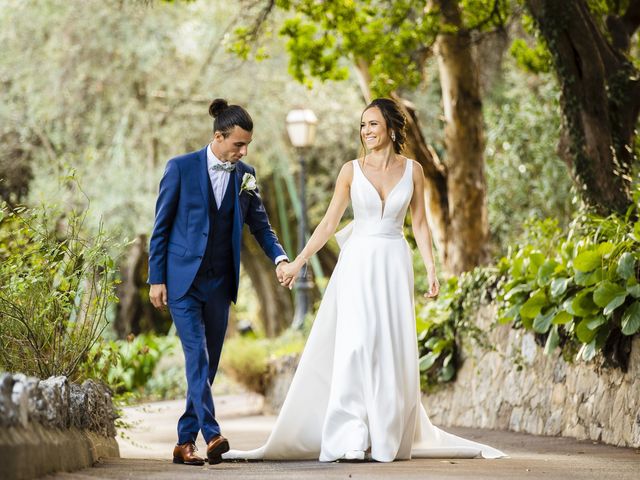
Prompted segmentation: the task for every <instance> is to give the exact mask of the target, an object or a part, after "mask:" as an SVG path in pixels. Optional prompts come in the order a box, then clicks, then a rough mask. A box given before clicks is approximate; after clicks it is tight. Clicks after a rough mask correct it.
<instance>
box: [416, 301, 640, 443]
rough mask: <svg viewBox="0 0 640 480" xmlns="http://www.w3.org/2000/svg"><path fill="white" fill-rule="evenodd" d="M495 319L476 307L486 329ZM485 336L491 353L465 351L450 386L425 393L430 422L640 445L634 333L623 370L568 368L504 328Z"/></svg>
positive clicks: (639, 376) (525, 336)
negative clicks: (627, 359) (624, 370)
mask: <svg viewBox="0 0 640 480" xmlns="http://www.w3.org/2000/svg"><path fill="white" fill-rule="evenodd" d="M494 318H495V309H494V308H493V307H491V306H485V307H482V308H481V309H480V311H479V312H478V325H479V326H481V327H482V326H484V327H487V328H488V327H489V325H491V323H492V320H493V319H494ZM489 337H490V343H491V344H492V345H495V346H496V351H490V352H487V351H484V350H482V349H481V348H479V347H476V346H472V347H470V349H469V351H467V352H465V357H466V358H465V360H464V363H463V364H462V366H461V368H460V370H459V371H458V375H457V378H456V381H455V382H454V383H452V384H450V385H448V386H446V387H444V388H442V389H440V390H439V391H437V392H435V393H430V394H429V395H425V396H424V398H423V400H424V404H425V407H426V408H427V412H428V413H429V416H430V417H431V420H432V421H433V423H435V424H436V425H440V426H444V427H446V426H464V427H480V428H490V429H508V430H513V431H516V432H526V433H532V434H536V435H560V436H567V437H574V438H577V439H580V440H584V439H590V440H596V441H601V442H604V443H609V444H612V445H618V446H626V447H636V448H637V447H640V336H639V335H636V336H635V338H633V340H632V351H631V358H630V362H629V367H628V370H627V372H626V373H624V372H622V371H621V370H619V369H605V368H598V367H597V366H595V365H594V364H593V363H584V362H576V363H567V362H565V361H564V360H563V358H562V357H561V356H560V353H559V351H557V352H555V354H554V355H550V356H547V355H545V354H544V352H543V348H541V347H540V346H538V345H537V344H536V343H535V340H534V337H533V335H532V334H531V333H526V332H525V331H524V330H522V329H512V328H510V327H509V325H503V326H499V327H496V328H495V329H493V330H491V331H490V333H489ZM514 360H516V361H514ZM518 364H520V365H521V368H518V367H517V365H518Z"/></svg>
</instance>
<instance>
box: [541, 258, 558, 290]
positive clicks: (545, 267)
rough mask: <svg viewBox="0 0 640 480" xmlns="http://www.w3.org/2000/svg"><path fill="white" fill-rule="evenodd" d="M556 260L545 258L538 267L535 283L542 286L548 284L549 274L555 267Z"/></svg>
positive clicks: (551, 273)
mask: <svg viewBox="0 0 640 480" xmlns="http://www.w3.org/2000/svg"><path fill="white" fill-rule="evenodd" d="M557 265H558V262H556V261H555V260H546V261H545V262H544V263H543V264H542V265H541V266H540V268H539V269H538V277H537V283H538V286H539V287H544V286H545V285H549V282H550V281H551V275H553V272H554V271H555V269H556V266H557Z"/></svg>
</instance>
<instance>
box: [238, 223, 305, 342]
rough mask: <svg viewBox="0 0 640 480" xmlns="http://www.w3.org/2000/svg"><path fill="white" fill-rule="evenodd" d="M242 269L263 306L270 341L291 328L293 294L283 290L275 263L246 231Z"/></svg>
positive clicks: (262, 315)
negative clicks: (276, 272) (277, 277)
mask: <svg viewBox="0 0 640 480" xmlns="http://www.w3.org/2000/svg"><path fill="white" fill-rule="evenodd" d="M242 266H243V268H244V270H245V271H246V272H247V274H248V275H249V278H251V284H252V285H253V289H254V290H255V292H256V295H257V297H258V301H259V303H260V317H261V319H262V322H263V326H264V331H265V333H266V335H267V336H268V337H275V336H277V335H278V334H279V333H280V332H282V331H283V330H284V329H286V328H287V327H289V325H291V321H292V319H293V302H292V299H291V292H290V291H289V290H288V289H286V288H284V287H282V286H280V284H279V283H278V280H277V279H276V274H275V267H274V265H273V262H272V261H271V260H270V259H269V258H268V257H267V256H266V255H265V254H264V252H263V251H262V249H261V248H260V246H259V245H258V243H257V242H256V241H255V239H254V238H252V235H251V234H250V233H249V231H248V230H247V229H245V231H244V232H243V234H242Z"/></svg>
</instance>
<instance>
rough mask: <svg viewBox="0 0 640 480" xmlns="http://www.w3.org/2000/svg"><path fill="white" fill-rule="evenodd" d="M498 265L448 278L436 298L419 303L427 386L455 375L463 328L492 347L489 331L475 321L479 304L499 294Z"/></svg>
mask: <svg viewBox="0 0 640 480" xmlns="http://www.w3.org/2000/svg"><path fill="white" fill-rule="evenodd" d="M497 273H498V272H497V270H496V269H495V268H476V269H474V270H473V271H471V272H467V273H464V274H462V275H460V276H459V277H451V278H450V279H449V280H447V282H445V283H444V284H443V285H442V287H441V290H440V295H439V296H438V298H437V299H436V300H433V301H429V302H427V303H425V304H424V305H420V304H418V306H417V311H416V328H417V331H418V351H419V355H420V373H421V383H422V388H423V390H429V389H430V388H432V387H433V386H435V385H437V384H439V383H445V382H449V381H452V380H454V379H455V374H456V371H457V365H458V354H459V348H460V345H461V344H462V340H461V338H460V336H461V334H462V332H464V334H465V335H466V336H467V337H469V338H471V337H472V338H474V339H475V341H476V342H479V343H481V344H482V345H483V346H485V347H487V348H488V346H489V345H488V342H487V341H486V339H485V333H484V332H483V331H482V330H480V329H479V328H478V327H477V326H476V325H475V324H474V323H473V318H474V317H473V314H474V313H475V311H476V310H477V308H478V306H479V305H480V304H481V303H482V302H484V301H488V300H491V299H493V298H494V297H495V294H496V284H497V282H498V278H499V277H498V274H497Z"/></svg>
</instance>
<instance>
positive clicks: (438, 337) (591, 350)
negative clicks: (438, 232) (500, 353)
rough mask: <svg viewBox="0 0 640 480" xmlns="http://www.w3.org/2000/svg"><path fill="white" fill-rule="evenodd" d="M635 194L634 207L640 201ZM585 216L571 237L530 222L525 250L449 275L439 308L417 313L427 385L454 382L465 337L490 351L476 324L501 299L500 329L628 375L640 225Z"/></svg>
mask: <svg viewBox="0 0 640 480" xmlns="http://www.w3.org/2000/svg"><path fill="white" fill-rule="evenodd" d="M638 195H640V194H636V199H635V201H636V205H637V202H638ZM637 211H638V208H637V207H632V208H630V209H629V211H628V212H627V214H626V215H625V216H620V215H611V216H609V217H604V218H603V217H601V216H598V215H595V214H592V213H588V212H586V211H583V212H581V213H580V214H579V215H578V216H577V217H576V219H574V220H573V222H571V223H570V225H569V227H568V229H567V230H566V231H562V230H561V229H560V227H559V226H558V222H557V221H555V220H551V219H546V220H542V221H531V222H528V223H527V224H526V225H525V233H524V238H525V239H526V241H525V242H523V244H522V245H519V246H515V247H511V248H510V249H509V252H508V254H507V255H506V256H505V257H503V258H501V259H500V260H499V261H498V262H497V265H496V266H489V267H481V268H476V269H475V270H473V271H472V272H469V273H465V274H463V275H461V276H460V277H452V278H450V279H449V280H448V281H447V282H446V283H445V284H444V285H443V286H442V290H441V294H440V296H439V298H438V299H437V300H436V301H433V302H428V303H427V304H426V305H418V307H417V329H418V340H419V350H420V356H421V357H420V370H421V375H422V383H423V387H425V388H429V387H431V386H433V385H436V384H438V383H443V382H447V381H450V380H453V379H454V378H455V371H456V360H457V352H459V350H460V348H461V345H462V336H463V335H464V336H465V337H470V338H473V339H474V340H475V341H479V342H481V343H482V345H483V346H484V347H485V348H491V345H489V344H488V343H487V341H486V336H485V335H484V332H482V331H481V330H480V329H478V327H477V326H476V325H474V324H473V323H472V320H473V319H474V318H475V316H474V313H475V311H476V309H477V307H478V305H480V304H481V303H482V302H486V301H495V303H496V304H497V306H498V319H497V320H498V322H500V323H503V324H505V323H510V324H512V325H513V327H514V328H524V329H525V330H528V331H531V332H533V333H534V334H535V335H536V339H537V340H538V341H539V343H540V344H541V345H544V350H545V353H547V354H551V353H553V352H555V351H556V348H557V347H560V349H561V352H562V353H563V356H564V357H565V358H566V359H567V360H583V361H590V360H592V359H594V357H595V356H596V355H597V354H598V353H599V352H600V353H601V356H602V359H603V363H604V365H609V366H614V367H619V368H622V369H626V366H627V361H628V354H629V352H630V338H631V336H632V335H634V334H636V333H638V332H640V262H639V260H640V254H639V252H640V220H638V216H637Z"/></svg>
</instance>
